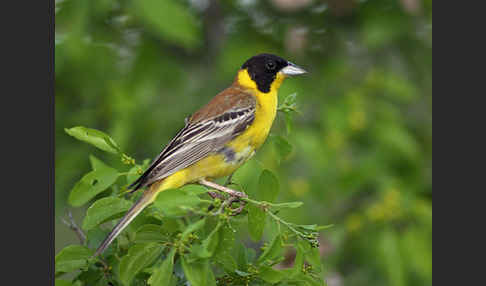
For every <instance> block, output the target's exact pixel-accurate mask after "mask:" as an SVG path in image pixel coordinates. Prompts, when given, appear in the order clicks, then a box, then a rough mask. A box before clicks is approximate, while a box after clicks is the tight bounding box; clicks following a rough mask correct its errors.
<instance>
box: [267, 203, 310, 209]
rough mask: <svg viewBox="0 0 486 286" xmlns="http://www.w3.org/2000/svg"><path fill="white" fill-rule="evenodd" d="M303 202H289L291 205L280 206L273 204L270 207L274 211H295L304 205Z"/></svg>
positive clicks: (281, 204) (282, 204)
mask: <svg viewBox="0 0 486 286" xmlns="http://www.w3.org/2000/svg"><path fill="white" fill-rule="evenodd" d="M303 204H304V203H303V202H289V203H280V204H271V205H270V206H271V207H272V209H274V208H275V209H295V208H299V207H301V206H302V205H303Z"/></svg>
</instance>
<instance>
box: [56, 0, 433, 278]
mask: <svg viewBox="0 0 486 286" xmlns="http://www.w3.org/2000/svg"><path fill="white" fill-rule="evenodd" d="M55 29H56V46H55V73H56V83H55V90H56V100H55V109H56V114H55V120H56V137H55V145H56V156H55V166H56V175H55V179H56V204H55V205H56V253H57V252H58V251H59V250H60V249H61V248H62V247H63V246H65V245H67V244H69V243H77V239H76V236H75V234H74V233H73V232H72V231H70V230H69V229H68V228H67V227H66V226H65V225H63V224H62V223H61V220H60V218H62V217H65V213H66V211H67V210H68V209H69V210H71V211H72V212H73V214H74V216H75V219H76V220H77V221H78V222H80V221H81V219H82V217H83V214H84V212H85V209H73V208H71V207H69V206H68V205H67V203H66V200H67V196H68V194H69V191H70V190H71V188H72V187H73V185H74V183H75V182H76V181H77V180H79V179H80V178H81V177H82V175H83V174H85V173H87V172H88V171H89V170H90V166H89V160H88V155H89V154H94V155H95V156H97V157H98V158H101V159H103V160H104V161H105V162H107V163H109V164H110V165H112V166H117V167H120V166H123V165H122V163H121V162H120V160H119V158H118V157H116V156H113V157H111V156H109V155H106V154H104V153H103V152H102V151H98V150H96V149H95V148H93V147H92V146H89V145H87V144H83V143H81V142H79V141H77V140H75V139H73V138H72V137H70V136H68V135H67V134H66V133H65V132H64V128H69V127H73V126H78V125H82V126H86V127H91V128H96V129H99V130H102V131H104V132H106V133H108V134H110V135H111V136H112V137H113V138H114V139H115V140H116V141H117V142H118V143H119V145H120V146H121V147H122V149H123V150H124V151H125V152H126V153H127V154H129V155H130V156H132V157H134V158H135V159H136V160H137V162H141V161H142V160H143V159H146V158H150V159H152V158H153V157H155V156H156V155H157V154H158V152H159V151H160V150H161V149H162V148H163V147H164V145H165V144H166V143H167V142H168V141H169V140H170V139H171V137H172V136H173V135H174V134H175V133H176V132H177V131H178V130H179V129H180V128H181V127H182V126H183V125H184V118H185V117H186V116H188V115H190V114H191V113H192V112H194V111H195V110H197V108H198V107H200V106H202V105H203V104H205V103H207V102H208V101H209V100H210V99H211V98H212V97H213V96H214V95H215V94H217V93H218V92H219V91H221V90H222V89H224V88H225V87H227V86H228V85H229V84H230V83H231V82H232V80H233V78H234V76H235V75H236V71H237V69H238V68H239V67H240V66H241V65H242V64H243V63H244V61H245V60H246V59H248V58H249V57H251V56H253V55H255V54H258V53H261V52H268V53H275V54H277V55H280V56H282V57H284V58H286V59H288V60H290V61H292V62H294V63H296V64H298V65H301V66H303V67H305V68H306V69H307V70H308V71H310V73H309V74H308V75H306V76H303V77H298V78H293V79H289V80H287V81H285V83H284V84H283V86H282V88H281V91H280V94H279V95H280V98H281V99H282V98H284V97H285V96H287V95H289V94H292V93H297V102H298V106H299V110H300V113H299V114H295V116H294V120H293V126H292V128H291V130H290V133H288V132H287V130H286V126H285V120H284V116H282V114H280V115H279V116H278V118H277V120H276V122H275V125H274V128H273V129H272V134H273V136H272V137H270V138H269V140H268V141H267V143H266V144H265V145H264V147H263V148H262V149H261V150H260V152H258V153H257V155H256V156H255V158H254V159H252V160H251V161H250V162H249V163H248V164H247V165H245V166H244V167H243V168H242V169H241V170H240V171H238V172H237V174H236V176H235V177H236V181H237V182H239V183H241V184H242V185H243V186H245V185H248V184H251V183H252V182H254V181H255V178H256V176H258V171H259V170H261V169H262V168H268V169H271V170H273V171H275V172H276V174H277V175H278V177H279V180H280V184H281V191H280V197H279V199H278V200H279V201H282V202H283V201H294V200H300V201H303V202H304V203H305V207H304V208H300V209H296V210H295V211H293V212H291V213H289V214H286V215H285V216H286V217H288V218H289V220H290V221H292V222H295V223H303V224H314V223H315V224H321V225H325V224H334V226H333V227H332V228H330V229H327V230H325V231H323V232H322V233H321V253H322V260H323V263H324V265H325V269H326V279H327V281H328V284H329V285H330V286H340V285H345V286H348V285H349V286H351V285H376V286H379V285H383V286H385V285H387V286H388V285H392V286H402V285H432V1H431V0H425V1H421V0H400V1H398V0H395V1H393V0H369V1H366V0H361V1H359V0H328V1H324V0H323V1H317V0H314V1H313V0H271V1H256V0H240V1H213V0H190V1H177V0H138V1H127V0H118V1H117V0H96V1H95V0H76V1H75V0H64V1H63V0H56V28H55ZM276 136H282V137H283V138H286V139H287V140H288V141H289V142H290V143H291V144H292V145H293V150H292V152H291V154H290V155H289V156H288V158H286V159H285V160H281V159H280V157H279V156H278V148H275V145H278V142H279V141H278V140H275V138H276Z"/></svg>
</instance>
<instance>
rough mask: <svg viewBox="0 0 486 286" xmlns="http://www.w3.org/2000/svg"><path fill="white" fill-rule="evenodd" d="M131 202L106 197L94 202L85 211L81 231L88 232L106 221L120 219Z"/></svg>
mask: <svg viewBox="0 0 486 286" xmlns="http://www.w3.org/2000/svg"><path fill="white" fill-rule="evenodd" d="M131 206H132V202H130V201H127V200H125V199H121V198H117V197H106V198H102V199H99V200H97V201H96V202H94V203H93V204H92V205H91V206H90V207H89V208H88V210H87V211H86V216H85V218H84V220H83V229H84V230H90V229H92V228H94V227H96V226H98V225H100V224H102V223H104V222H106V221H110V220H114V219H117V218H119V217H122V216H123V214H124V213H126V211H128V209H130V207H131Z"/></svg>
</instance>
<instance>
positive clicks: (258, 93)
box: [93, 53, 307, 257]
mask: <svg viewBox="0 0 486 286" xmlns="http://www.w3.org/2000/svg"><path fill="white" fill-rule="evenodd" d="M305 73H307V71H306V70H304V69H303V68H302V67H299V66H297V65H295V64H293V63H291V62H290V61H287V60H285V59H283V58H281V57H279V56H276V55H273V54H268V53H263V54H258V55H255V56H253V57H251V58H250V59H248V60H247V61H246V62H245V63H244V64H243V65H242V66H241V68H240V69H238V71H237V75H236V77H235V79H234V81H233V83H232V84H231V85H230V86H229V87H228V88H226V89H224V90H223V91H221V92H220V93H218V94H217V95H216V96H215V97H213V99H212V100H210V101H209V103H208V104H206V105H205V106H203V107H202V108H200V109H199V110H198V111H196V112H194V113H193V114H192V115H191V116H189V117H187V118H186V120H185V126H184V127H183V128H182V129H181V130H180V131H179V132H178V133H177V134H176V135H175V137H174V138H173V139H172V140H171V141H170V142H169V143H168V144H167V145H166V147H165V148H164V149H163V150H162V151H161V152H160V154H159V155H158V156H157V157H156V158H155V159H154V160H153V161H152V163H151V164H150V165H149V167H148V168H147V170H146V171H145V172H144V173H143V174H142V175H141V176H140V177H139V178H138V179H137V180H135V181H134V182H133V183H132V184H131V185H130V186H129V187H128V189H130V190H131V192H134V191H137V190H139V189H142V188H146V189H145V190H144V192H143V194H142V195H141V197H140V198H139V199H138V201H136V202H135V203H134V204H133V206H132V207H131V208H130V209H129V210H128V211H127V213H126V214H125V215H124V216H123V217H122V218H121V219H120V221H119V222H118V223H117V224H116V225H115V227H114V228H113V230H112V231H111V232H110V233H109V234H108V235H107V237H106V238H105V240H104V241H103V242H102V243H101V244H100V246H99V247H98V249H97V250H96V252H95V254H94V255H93V256H95V257H96V256H98V255H100V254H101V253H103V251H104V250H105V249H106V248H107V247H108V246H109V245H110V244H111V243H112V242H113V241H114V240H115V238H116V237H117V236H118V235H119V234H120V233H121V232H122V231H123V230H124V228H125V227H126V226H127V225H128V224H129V223H130V222H131V221H132V220H133V219H134V218H135V217H136V216H137V215H138V214H139V213H140V212H141V211H142V210H143V209H144V208H145V207H147V206H148V205H149V204H151V203H152V202H153V201H154V200H155V198H156V196H157V195H158V194H159V193H160V192H163V191H164V190H168V189H176V188H179V187H182V186H184V185H186V184H193V183H199V184H202V185H205V186H209V187H213V188H214V187H215V186H216V187H217V186H218V185H217V184H215V183H213V182H211V180H214V179H217V178H221V177H225V176H231V175H232V174H233V173H234V172H235V171H236V170H237V169H238V168H239V167H240V166H241V165H242V164H243V163H245V162H246V161H247V160H248V159H250V158H251V157H252V156H253V155H254V154H255V151H256V150H258V148H259V147H260V146H261V145H262V144H263V143H264V142H265V140H266V138H267V136H268V134H269V132H270V128H271V127H272V124H273V121H274V119H275V116H276V113H277V105H278V90H279V88H280V86H281V84H282V82H283V81H284V79H285V78H287V77H292V76H296V75H301V74H305ZM219 190H224V188H222V189H221V188H219ZM233 195H235V194H233ZM236 195H238V194H236Z"/></svg>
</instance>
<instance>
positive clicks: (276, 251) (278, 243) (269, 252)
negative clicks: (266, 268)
mask: <svg viewBox="0 0 486 286" xmlns="http://www.w3.org/2000/svg"><path fill="white" fill-rule="evenodd" d="M282 252H283V248H282V237H281V236H280V234H278V235H276V236H275V237H274V238H273V240H272V242H271V243H270V244H269V245H268V247H267V248H266V249H265V251H263V253H262V255H260V257H259V258H258V260H257V263H262V262H264V261H265V260H275V259H277V258H278V257H279V256H281V255H282Z"/></svg>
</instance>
